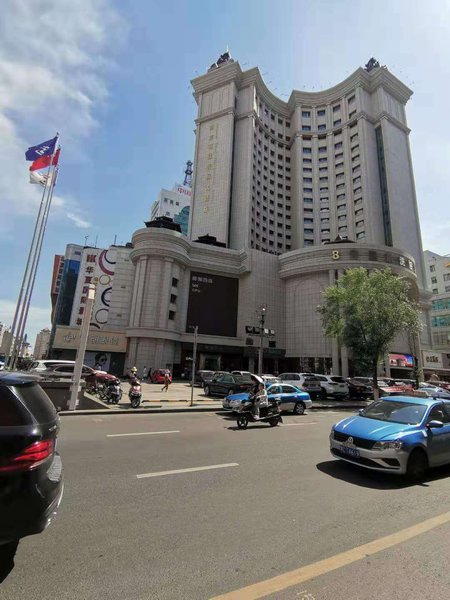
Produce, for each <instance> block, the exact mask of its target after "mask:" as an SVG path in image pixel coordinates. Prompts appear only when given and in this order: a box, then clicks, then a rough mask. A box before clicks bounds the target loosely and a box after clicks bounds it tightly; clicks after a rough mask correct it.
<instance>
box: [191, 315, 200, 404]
mask: <svg viewBox="0 0 450 600" xmlns="http://www.w3.org/2000/svg"><path fill="white" fill-rule="evenodd" d="M197 334H198V325H195V326H194V351H193V353H192V376H191V406H194V383H195V372H196V370H197V367H196V365H197Z"/></svg>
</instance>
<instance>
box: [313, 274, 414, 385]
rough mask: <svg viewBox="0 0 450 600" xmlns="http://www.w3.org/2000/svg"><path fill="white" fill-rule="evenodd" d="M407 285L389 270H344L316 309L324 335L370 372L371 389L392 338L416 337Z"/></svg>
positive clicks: (403, 279)
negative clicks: (335, 338)
mask: <svg viewBox="0 0 450 600" xmlns="http://www.w3.org/2000/svg"><path fill="white" fill-rule="evenodd" d="M410 286H411V284H410V282H409V281H408V280H407V279H405V278H404V277H399V276H397V275H395V274H394V273H392V271H390V270H389V269H385V270H383V271H380V270H374V271H367V270H366V269H364V268H362V267H359V268H356V269H348V270H347V271H345V273H344V275H343V276H342V277H341V278H340V279H339V280H338V282H337V284H336V285H332V286H330V287H328V288H327V289H326V290H325V292H324V295H323V304H322V305H320V306H319V307H318V309H317V310H318V312H319V313H320V315H321V319H322V326H323V329H324V332H325V335H326V336H328V337H338V338H340V339H341V341H342V343H343V344H344V345H345V346H346V347H347V348H349V349H351V350H352V352H353V357H354V359H355V360H356V361H357V362H359V364H360V365H362V366H363V367H364V368H365V370H366V371H367V372H369V371H370V372H371V373H372V376H373V379H374V387H377V386H376V380H377V365H378V363H379V361H380V360H381V358H382V357H383V355H384V354H386V353H387V351H388V350H389V346H390V344H391V342H392V341H393V339H394V338H395V336H396V335H397V334H399V333H401V332H404V333H406V334H409V335H417V333H418V332H419V331H420V329H421V322H420V310H419V308H418V306H417V305H416V303H415V302H414V301H413V300H411V298H410Z"/></svg>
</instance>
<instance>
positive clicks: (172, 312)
mask: <svg viewBox="0 0 450 600" xmlns="http://www.w3.org/2000/svg"><path fill="white" fill-rule="evenodd" d="M169 319H170V320H171V321H174V320H175V311H174V310H169Z"/></svg>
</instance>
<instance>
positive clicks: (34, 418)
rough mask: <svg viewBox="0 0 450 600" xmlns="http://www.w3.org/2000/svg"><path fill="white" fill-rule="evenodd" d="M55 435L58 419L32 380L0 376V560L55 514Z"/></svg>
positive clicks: (58, 489)
mask: <svg viewBox="0 0 450 600" xmlns="http://www.w3.org/2000/svg"><path fill="white" fill-rule="evenodd" d="M58 432H59V417H58V415H57V413H56V410H55V408H54V406H53V404H52V403H51V402H50V400H49V398H48V396H47V394H46V393H45V392H44V391H43V390H42V388H41V386H40V385H39V384H38V378H37V377H35V376H32V375H30V374H28V373H21V372H5V371H4V372H2V373H0V490H1V491H0V558H1V556H2V549H3V551H5V552H6V551H7V546H12V545H14V544H17V541H18V540H20V539H21V538H23V537H25V536H28V535H32V534H36V533H40V532H41V531H43V530H44V529H45V528H46V527H47V525H48V524H49V523H50V520H51V519H52V517H53V516H54V515H55V514H56V511H57V508H58V506H59V503H60V501H61V497H62V493H63V477H62V463H61V458H60V456H59V454H58V452H57V436H58ZM2 547H3V548H2Z"/></svg>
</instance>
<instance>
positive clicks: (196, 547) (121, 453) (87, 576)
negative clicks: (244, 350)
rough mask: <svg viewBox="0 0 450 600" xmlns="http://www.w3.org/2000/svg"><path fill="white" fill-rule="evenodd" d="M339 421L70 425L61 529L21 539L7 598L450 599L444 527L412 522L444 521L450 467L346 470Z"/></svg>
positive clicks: (188, 417) (106, 418) (62, 445)
mask: <svg viewBox="0 0 450 600" xmlns="http://www.w3.org/2000/svg"><path fill="white" fill-rule="evenodd" d="M342 416H345V415H344V414H343V413H340V414H337V413H330V412H322V413H320V412H314V413H312V414H309V415H304V416H301V417H294V416H287V417H285V419H284V425H285V426H283V427H277V428H273V429H272V428H269V427H268V426H267V425H260V426H256V425H253V426H249V429H248V430H247V431H237V430H235V429H234V422H233V421H229V420H224V419H223V418H222V417H220V416H218V415H216V414H215V413H205V414H202V413H197V414H186V413H181V414H163V415H142V414H140V415H128V414H127V415H102V416H71V417H64V418H63V419H62V432H61V436H60V442H59V450H60V452H61V455H62V458H63V463H64V468H65V482H66V484H65V493H64V498H63V502H62V505H61V507H60V511H59V514H58V517H57V518H56V519H55V521H54V523H53V524H52V525H51V526H50V527H49V528H48V529H47V530H46V531H45V532H44V533H43V534H41V535H39V536H34V537H30V538H27V539H24V540H22V541H21V543H20V545H19V548H18V551H17V555H16V566H15V568H14V570H13V571H12V572H11V574H10V576H9V577H8V578H7V579H6V580H5V581H4V583H3V584H2V586H1V587H0V597H1V598H2V600H21V599H22V598H23V599H27V600H33V599H34V598H36V599H37V598H39V599H41V598H45V599H46V600H53V599H54V600H62V599H66V598H67V599H69V598H70V600H74V599H75V600H78V599H83V600H94V599H95V600H103V599H105V600H106V599H108V600H115V599H120V600H124V599H125V600H138V599H139V600H203V599H205V600H207V599H210V598H215V597H217V596H221V595H223V598H226V599H229V600H231V599H232V598H233V599H235V600H249V599H250V598H260V597H267V598H270V599H272V600H273V599H277V600H288V599H289V600H291V599H292V600H344V599H345V600H372V599H375V598H376V599H384V598H386V599H389V600H392V598H396V600H407V599H408V600H412V599H414V600H416V599H422V598H423V599H425V598H430V599H431V598H433V599H436V598H448V597H450V571H449V569H448V556H449V555H450V535H449V534H450V515H447V517H446V518H445V517H444V518H442V522H439V523H438V524H436V523H435V522H434V521H433V522H432V524H431V525H427V526H423V531H422V530H421V529H420V526H418V524H421V523H423V522H424V521H427V523H429V522H428V520H429V519H431V518H433V517H436V516H437V515H442V514H443V513H446V512H447V511H448V510H449V509H448V496H449V492H450V469H442V470H439V471H437V472H434V473H432V475H431V476H430V477H429V478H428V479H427V480H426V482H424V483H422V484H421V485H412V486H411V485H407V484H406V483H405V482H402V481H401V480H398V479H393V478H388V477H387V476H385V475H378V474H370V473H367V472H365V471H362V470H359V469H357V468H353V467H351V466H349V465H345V464H342V463H339V462H338V461H335V460H334V459H332V458H331V456H330V455H329V452H328V432H329V429H330V426H331V424H332V423H333V422H335V421H337V420H338V419H339V418H341V417H342ZM169 431H170V432H172V433H156V434H155V433H154V432H169ZM151 432H152V433H153V434H150V433H151ZM125 433H128V434H129V433H133V434H135V433H141V434H142V433H145V434H146V435H128V436H121V435H117V434H125ZM107 436H115V437H107ZM224 465H227V466H224ZM210 466H215V467H220V468H214V469H208V470H206V469H203V470H193V469H196V468H199V467H210ZM183 469H189V470H188V471H186V472H181V473H169V474H165V475H160V476H154V475H155V474H158V473H160V472H167V471H173V470H177V471H179V470H183ZM137 475H146V477H144V478H138V477H137ZM149 475H150V476H149ZM411 528H413V529H411ZM405 530H406V533H405ZM397 532H400V533H399V534H398V536H392V534H396V533H397ZM402 532H403V533H402ZM385 536H391V537H389V538H388V540H389V543H390V544H391V545H389V544H388V546H387V547H386V548H384V549H383V542H381V543H380V542H377V544H378V545H377V544H375V546H373V545H369V546H367V547H366V546H365V545H366V544H368V543H370V542H373V541H375V540H379V539H380V538H383V537H385ZM380 544H381V546H380ZM361 546H363V548H362V550H358V548H359V547H361ZM380 547H381V549H380ZM355 548H356V549H357V550H356V551H355V550H354V549H355ZM347 551H350V552H347ZM344 552H346V554H345V556H344V558H345V560H344V561H343V559H342V556H343V555H342V553H344ZM319 561H321V562H319ZM342 561H343V562H342ZM309 565H313V566H312V567H308V566H309ZM301 568H306V569H304V570H302V571H299V569H301ZM292 571H293V574H292V573H291V575H285V574H286V573H289V572H292ZM274 577H276V578H277V579H276V582H275V584H274V582H273V581H272V582H271V581H269V582H267V580H271V579H272V578H274ZM258 582H263V583H262V584H261V585H260V586H259V587H258V589H256V590H255V588H249V589H247V590H246V591H242V592H241V593H239V594H229V592H232V591H234V590H239V589H241V588H245V587H246V586H253V585H254V584H256V583H258ZM273 585H275V586H276V587H275V588H273V587H271V586H273ZM271 590H275V591H273V592H271ZM255 594H256V595H255ZM258 594H259V595H258Z"/></svg>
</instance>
